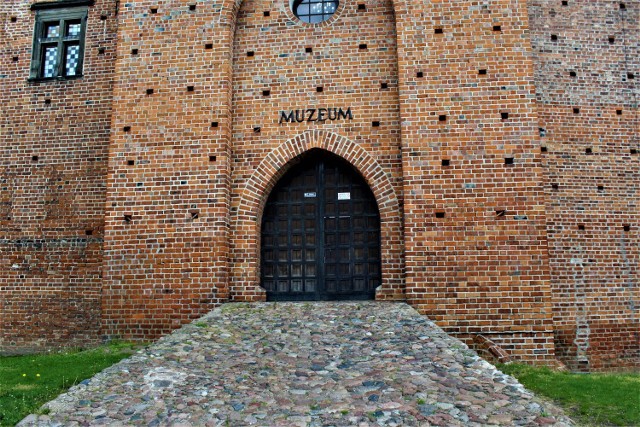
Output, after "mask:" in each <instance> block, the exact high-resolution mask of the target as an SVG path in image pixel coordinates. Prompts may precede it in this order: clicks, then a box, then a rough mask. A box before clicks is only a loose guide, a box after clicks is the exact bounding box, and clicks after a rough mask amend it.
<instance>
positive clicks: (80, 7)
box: [29, 0, 93, 81]
mask: <svg viewBox="0 0 640 427" xmlns="http://www.w3.org/2000/svg"><path fill="white" fill-rule="evenodd" d="M92 4H93V0H63V1H58V2H47V3H36V4H33V5H32V6H31V10H35V11H36V18H35V25H34V30H33V47H32V55H31V68H30V73H29V80H30V81H48V80H71V79H77V78H81V77H83V75H84V72H83V70H84V46H85V39H86V29H87V19H88V15H89V7H88V6H90V5H92ZM71 21H79V22H80V32H79V34H78V35H77V36H65V32H66V28H67V25H68V24H69V22H71ZM52 23H54V24H55V23H57V25H59V35H58V36H57V37H55V38H53V37H52V38H46V37H45V34H44V31H45V30H46V28H47V26H48V25H50V24H52ZM72 44H74V45H75V44H77V45H78V65H77V66H76V73H75V74H74V75H67V70H66V46H68V45H72ZM51 46H56V57H57V64H56V71H55V75H53V76H50V77H45V76H44V70H43V67H44V61H45V49H46V47H51Z"/></svg>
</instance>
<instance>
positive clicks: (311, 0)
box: [291, 0, 341, 25]
mask: <svg viewBox="0 0 640 427" xmlns="http://www.w3.org/2000/svg"><path fill="white" fill-rule="evenodd" d="M305 1H307V2H308V3H304V2H305ZM326 3H335V5H336V6H335V9H334V10H333V12H332V13H331V14H329V13H325V12H324V5H325V4H326ZM340 3H341V2H340V0H293V1H292V2H291V11H292V12H293V15H294V16H295V17H296V18H297V19H299V20H300V22H304V23H305V24H310V25H319V24H322V23H323V22H326V21H328V20H329V19H331V18H332V17H333V15H335V14H336V12H337V11H338V8H339V7H340ZM315 4H321V5H322V12H321V13H311V6H312V5H315ZM303 5H306V6H308V8H309V12H308V13H300V14H299V13H298V8H299V7H300V6H303ZM312 16H319V17H320V18H321V19H320V21H318V22H312V21H311V17H312ZM325 16H326V18H325Z"/></svg>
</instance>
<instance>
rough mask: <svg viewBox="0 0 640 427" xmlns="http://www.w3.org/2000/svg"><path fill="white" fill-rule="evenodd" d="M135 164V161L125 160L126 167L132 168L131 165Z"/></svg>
mask: <svg viewBox="0 0 640 427" xmlns="http://www.w3.org/2000/svg"><path fill="white" fill-rule="evenodd" d="M135 164H136V161H135V160H127V165H128V166H133V165H135Z"/></svg>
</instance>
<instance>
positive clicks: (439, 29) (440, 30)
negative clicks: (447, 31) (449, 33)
mask: <svg viewBox="0 0 640 427" xmlns="http://www.w3.org/2000/svg"><path fill="white" fill-rule="evenodd" d="M433 32H434V33H435V34H443V33H444V30H443V29H442V28H434V29H433Z"/></svg>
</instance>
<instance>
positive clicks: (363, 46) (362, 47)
mask: <svg viewBox="0 0 640 427" xmlns="http://www.w3.org/2000/svg"><path fill="white" fill-rule="evenodd" d="M358 49H360V50H367V44H366V43H360V44H359V45H358Z"/></svg>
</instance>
